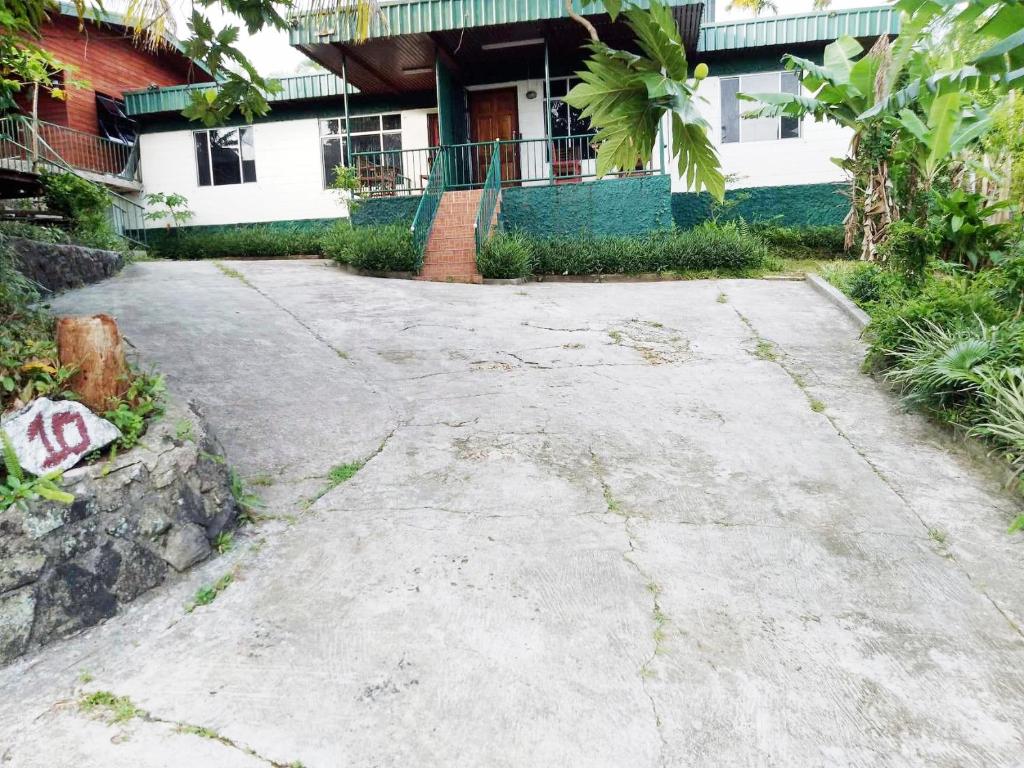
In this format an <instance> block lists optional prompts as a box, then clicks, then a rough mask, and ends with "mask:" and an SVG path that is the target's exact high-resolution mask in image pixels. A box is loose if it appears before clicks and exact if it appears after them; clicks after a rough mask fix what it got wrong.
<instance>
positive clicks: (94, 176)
mask: <svg viewBox="0 0 1024 768" xmlns="http://www.w3.org/2000/svg"><path fill="white" fill-rule="evenodd" d="M37 42H38V45H39V46H40V47H41V48H43V49H44V50H46V51H48V52H49V53H51V54H53V56H54V57H56V58H57V59H58V60H59V61H60V62H61V63H62V64H65V65H67V67H68V69H65V70H62V71H60V72H57V73H55V74H54V76H53V79H52V81H51V85H52V86H53V87H55V88H59V89H61V90H62V91H63V93H64V98H60V99H58V98H54V97H53V96H51V95H50V93H49V92H48V90H47V89H40V90H39V91H38V93H36V92H35V91H34V89H33V88H32V87H25V88H23V89H22V90H21V92H20V93H19V94H18V97H17V103H18V107H19V109H20V113H21V114H20V115H7V116H2V117H0V197H5V198H9V197H21V196H30V195H33V194H36V193H37V192H38V184H37V182H38V174H37V173H36V171H37V170H39V167H40V166H39V163H40V162H41V163H42V164H43V166H44V167H46V168H50V169H54V168H65V169H67V168H70V169H73V170H74V171H75V172H77V173H78V174H79V175H81V176H84V177H85V178H88V179H90V180H92V181H96V182H99V183H102V184H104V185H105V186H107V187H108V188H109V189H110V190H111V191H113V192H115V193H118V194H119V195H120V196H127V197H123V198H119V199H120V200H121V202H120V205H121V206H122V207H123V208H125V210H124V211H121V213H119V214H117V215H118V217H119V218H120V217H123V215H124V214H125V213H127V212H129V211H128V209H131V210H130V213H131V214H132V215H133V217H134V218H135V219H138V220H139V221H141V208H139V207H138V206H133V205H132V202H133V200H134V202H137V198H138V195H139V192H140V191H141V189H142V184H141V180H140V178H139V173H138V153H137V133H138V130H137V126H136V124H135V121H134V120H133V119H132V118H131V117H129V116H128V114H127V112H126V111H125V105H124V92H125V91H126V90H131V89H138V88H159V87H164V86H169V85H180V84H187V83H198V82H210V81H212V80H213V78H212V77H211V75H210V74H209V73H208V72H207V71H206V70H205V69H203V68H202V67H201V66H200V65H198V64H196V63H195V62H193V61H192V60H191V59H190V58H189V57H188V56H186V55H185V53H184V51H183V49H182V46H181V44H180V43H179V42H178V41H177V40H176V39H175V38H174V37H173V36H171V35H169V34H167V35H164V36H163V37H162V41H161V43H160V44H158V45H157V46H155V47H154V46H147V45H146V44H144V42H143V41H142V40H139V39H136V38H134V37H133V35H132V32H131V30H130V29H129V28H128V26H127V25H126V23H125V20H124V18H123V17H122V16H120V15H119V14H116V13H111V12H105V11H101V10H98V9H95V8H91V7H87V9H86V12H85V16H84V17H82V18H81V19H80V18H79V15H78V11H77V9H76V8H75V6H74V5H73V4H72V3H66V2H64V3H60V4H59V6H57V8H56V9H55V10H54V11H53V12H51V14H50V17H49V19H47V20H46V21H44V22H43V24H42V25H41V28H40V39H39V40H38V41H37ZM68 86H70V87H68ZM33 116H34V117H35V118H36V119H33ZM136 209H138V210H136ZM122 223H123V222H122ZM138 227H140V228H141V223H139V224H138Z"/></svg>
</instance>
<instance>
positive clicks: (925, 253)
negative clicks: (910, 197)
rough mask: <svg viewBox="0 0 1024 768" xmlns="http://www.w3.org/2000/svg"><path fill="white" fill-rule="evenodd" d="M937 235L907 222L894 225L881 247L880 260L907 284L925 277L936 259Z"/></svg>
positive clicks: (898, 222)
mask: <svg viewBox="0 0 1024 768" xmlns="http://www.w3.org/2000/svg"><path fill="white" fill-rule="evenodd" d="M935 240H936V237H935V235H934V233H932V232H931V231H929V230H927V229H923V228H922V227H917V226H914V225H913V224H911V223H909V222H906V221H894V222H893V223H892V226H890V227H889V235H888V237H887V238H886V239H885V240H884V241H882V242H881V243H880V244H879V246H878V260H879V261H881V262H882V263H883V264H885V265H886V266H887V267H888V268H889V269H891V270H893V271H894V272H896V273H897V274H899V275H900V276H901V277H902V278H903V279H904V280H905V281H907V282H911V283H914V282H918V281H920V280H921V279H922V278H923V277H924V270H925V267H926V266H927V264H928V262H929V261H930V260H931V259H932V258H933V257H934V256H935V255H936V250H937V245H936V242H935Z"/></svg>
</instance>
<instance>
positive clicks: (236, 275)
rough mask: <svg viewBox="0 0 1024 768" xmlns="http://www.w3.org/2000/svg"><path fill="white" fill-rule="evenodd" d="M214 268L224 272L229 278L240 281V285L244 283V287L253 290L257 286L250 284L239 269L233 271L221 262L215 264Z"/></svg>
mask: <svg viewBox="0 0 1024 768" xmlns="http://www.w3.org/2000/svg"><path fill="white" fill-rule="evenodd" d="M213 266H215V267H216V268H217V269H219V270H220V271H221V272H223V273H224V274H225V275H227V276H228V277H230V278H233V279H235V280H238V281H239V282H240V283H242V285H245V286H248V287H249V288H253V289H255V288H256V286H255V285H253V284H252V283H250V282H249V281H248V279H246V277H245V275H243V274H242V273H241V272H239V271H238V270H237V269H232V268H231V267H229V266H227V265H226V264H224V263H223V262H221V261H215V262H213Z"/></svg>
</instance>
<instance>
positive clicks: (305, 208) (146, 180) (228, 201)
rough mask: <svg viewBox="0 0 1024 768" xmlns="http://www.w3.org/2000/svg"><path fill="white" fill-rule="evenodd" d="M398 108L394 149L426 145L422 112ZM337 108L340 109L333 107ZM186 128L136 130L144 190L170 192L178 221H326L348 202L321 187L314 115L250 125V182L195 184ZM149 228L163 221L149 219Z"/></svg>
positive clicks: (193, 157) (192, 147) (343, 213)
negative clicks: (183, 209) (184, 216)
mask: <svg viewBox="0 0 1024 768" xmlns="http://www.w3.org/2000/svg"><path fill="white" fill-rule="evenodd" d="M431 111H434V110H427V109H417V110H406V111H403V112H402V146H403V147H404V148H407V149H413V148H420V147H426V146H427V113H428V112H431ZM339 112H341V110H339ZM192 132H193V129H192V128H191V127H190V128H187V129H184V130H180V131H163V132H160V133H144V134H142V135H141V137H140V146H139V151H140V162H141V168H142V183H143V185H144V187H145V190H146V193H147V194H149V193H153V192H165V193H170V192H177V193H178V194H182V195H184V196H185V197H187V198H188V202H189V208H190V209H191V210H192V211H193V213H194V214H195V215H194V216H193V217H192V218H191V219H190V220H189V221H188V223H187V225H186V226H206V225H211V224H245V223H255V222H269V221H290V220H297V219H332V218H337V217H339V216H347V215H348V207H347V206H346V205H345V204H344V203H343V202H341V201H339V200H338V198H337V196H336V194H335V193H333V192H331V191H330V190H327V189H324V182H323V178H324V177H323V160H322V158H321V154H320V126H319V120H318V119H317V118H303V119H298V120H281V121H278V122H263V123H256V124H255V125H253V143H254V147H255V152H256V181H255V182H252V183H249V184H226V185H223V186H208V187H201V186H199V179H198V175H197V171H196V151H195V143H194V141H193V138H192ZM146 226H147V227H149V228H160V227H163V226H165V222H164V221H163V220H161V221H150V222H147V224H146Z"/></svg>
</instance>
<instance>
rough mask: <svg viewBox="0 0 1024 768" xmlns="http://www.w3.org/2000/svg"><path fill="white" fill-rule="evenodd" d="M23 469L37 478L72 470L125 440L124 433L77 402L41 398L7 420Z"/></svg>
mask: <svg viewBox="0 0 1024 768" xmlns="http://www.w3.org/2000/svg"><path fill="white" fill-rule="evenodd" d="M2 427H3V430H4V432H6V433H7V436H8V437H9V438H10V439H11V444H12V445H13V446H14V452H15V453H16V454H17V456H18V461H19V462H20V463H21V466H22V468H23V469H25V470H26V471H28V472H31V473H32V474H34V475H44V474H46V473H47V472H53V471H57V470H64V469H70V468H71V467H73V466H75V464H77V463H78V462H79V461H81V460H82V457H83V456H85V455H86V454H88V453H90V452H92V451H96V450H99V449H100V448H103V447H104V446H106V445H109V444H110V443H112V442H113V441H114V440H117V439H118V438H119V437H121V432H120V430H118V428H117V427H115V426H114V425H113V424H111V423H110V422H109V421H106V420H105V419H101V418H100V417H98V416H96V415H95V414H94V413H93V412H92V411H90V410H89V409H88V408H86V407H85V406H84V405H82V404H81V403H76V402H74V401H73V400H60V401H56V402H55V401H53V400H50V399H49V398H45V397H41V398H39V399H38V400H34V401H33V402H32V403H30V404H29V405H28V406H26V407H25V408H23V409H22V410H20V411H18V412H17V413H15V414H13V415H11V416H10V417H8V418H7V419H4V421H3V423H2Z"/></svg>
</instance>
